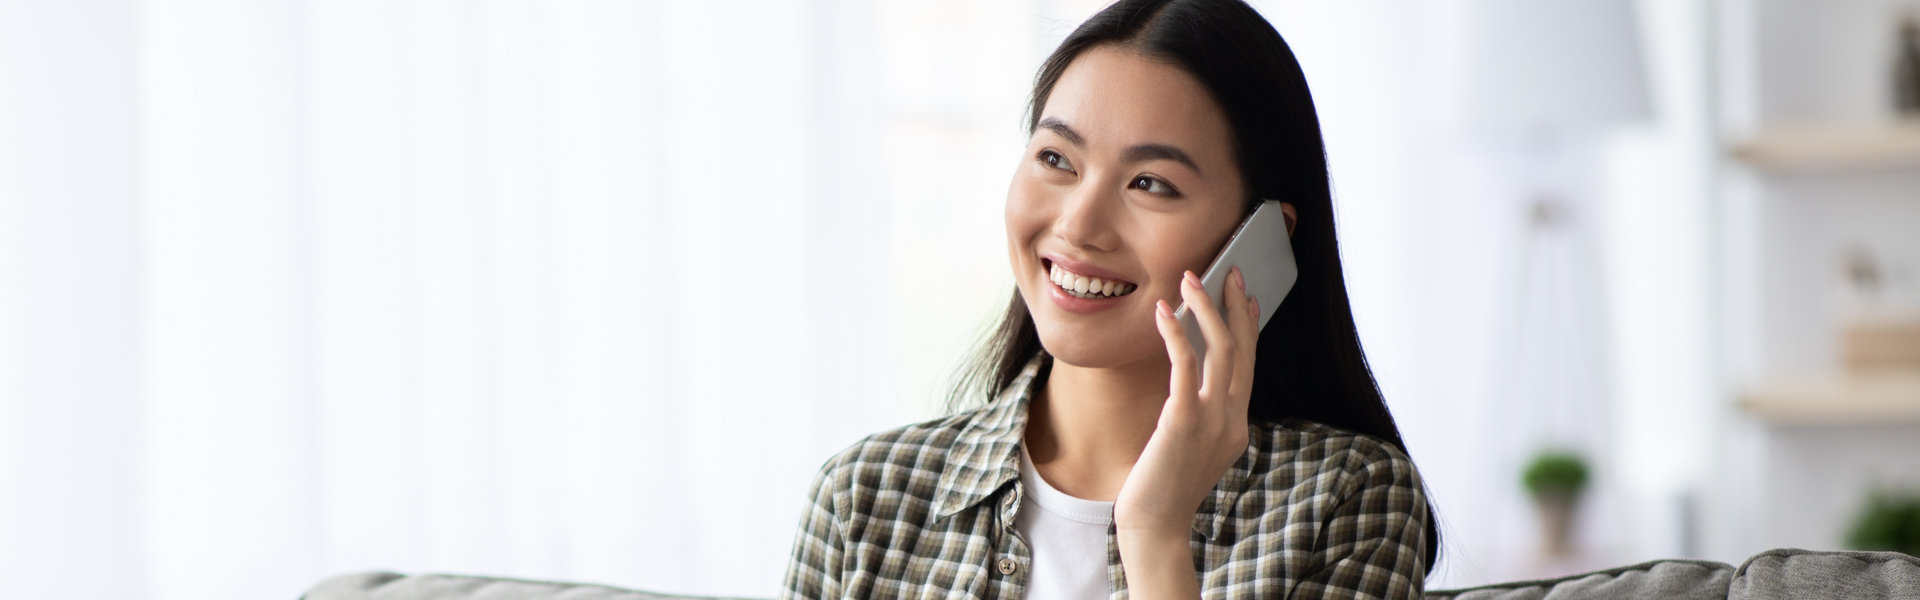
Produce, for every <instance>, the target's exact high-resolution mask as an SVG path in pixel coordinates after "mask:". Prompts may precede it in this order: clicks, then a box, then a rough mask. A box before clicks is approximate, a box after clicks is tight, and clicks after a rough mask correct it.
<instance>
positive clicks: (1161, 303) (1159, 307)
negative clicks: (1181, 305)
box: [1153, 300, 1173, 318]
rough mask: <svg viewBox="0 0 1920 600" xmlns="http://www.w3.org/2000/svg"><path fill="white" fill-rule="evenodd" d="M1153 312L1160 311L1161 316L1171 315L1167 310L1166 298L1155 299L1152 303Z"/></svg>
mask: <svg viewBox="0 0 1920 600" xmlns="http://www.w3.org/2000/svg"><path fill="white" fill-rule="evenodd" d="M1153 312H1156V313H1160V316H1162V317H1167V318H1172V317H1173V313H1172V312H1170V311H1169V310H1167V301H1166V300H1155V301H1154V303H1153Z"/></svg>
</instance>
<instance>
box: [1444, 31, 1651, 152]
mask: <svg viewBox="0 0 1920 600" xmlns="http://www.w3.org/2000/svg"><path fill="white" fill-rule="evenodd" d="M1465 8H1466V11H1467V15H1466V16H1467V17H1468V18H1467V19H1466V21H1465V22H1464V23H1463V24H1462V25H1463V28H1464V29H1465V33H1466V34H1467V35H1466V36H1465V38H1464V39H1465V46H1466V52H1465V54H1464V56H1463V58H1464V59H1465V64H1464V65H1463V68H1462V69H1461V72H1462V73H1463V75H1464V77H1463V78H1462V79H1461V80H1460V81H1459V82H1458V84H1459V86H1460V87H1459V88H1457V89H1459V90H1460V91H1461V92H1462V94H1461V96H1460V98H1459V101H1460V102H1461V109H1462V113H1463V115H1462V116H1463V119H1462V120H1463V124H1465V125H1468V126H1471V127H1481V128H1488V129H1493V130H1496V131H1501V132H1526V131H1530V130H1534V129H1538V128H1542V127H1546V128H1552V129H1563V130H1564V129H1580V128H1587V127H1596V126H1605V125H1609V124H1614V123H1618V122H1621V121H1629V120H1638V119H1643V118H1646V117H1647V116H1648V114H1649V112H1650V109H1649V107H1648V100H1647V88H1646V73H1645V68H1644V64H1643V59H1642V52H1641V47H1640V28H1639V22H1638V21H1637V20H1636V16H1635V10H1634V7H1633V3H1632V0H1551V1H1541V0H1467V1H1466V7H1465Z"/></svg>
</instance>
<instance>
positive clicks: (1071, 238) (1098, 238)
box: [1053, 181, 1119, 251]
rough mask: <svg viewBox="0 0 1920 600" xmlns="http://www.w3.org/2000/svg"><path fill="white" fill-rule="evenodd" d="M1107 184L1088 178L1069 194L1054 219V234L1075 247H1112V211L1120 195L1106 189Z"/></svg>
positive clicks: (1093, 248) (1114, 238)
mask: <svg viewBox="0 0 1920 600" xmlns="http://www.w3.org/2000/svg"><path fill="white" fill-rule="evenodd" d="M1107 188H1108V186H1104V185H1099V184H1097V183H1096V182H1093V181H1088V182H1086V183H1084V184H1082V185H1080V186H1078V187H1076V188H1074V190H1073V192H1072V193H1069V194H1067V197H1066V198H1065V199H1064V200H1063V201H1062V202H1061V204H1060V212H1059V214H1058V215H1056V216H1055V218H1054V221H1053V235H1054V237H1057V238H1060V240H1061V241H1064V242H1066V243H1068V244H1072V245H1073V247H1075V248H1086V249H1088V250H1098V251H1110V250H1113V249H1114V246H1115V241H1116V236H1115V233H1114V231H1113V216H1114V215H1113V214H1112V213H1113V211H1114V203H1115V202H1117V201H1119V196H1118V195H1116V194H1113V193H1111V192H1108V191H1106V190H1107Z"/></svg>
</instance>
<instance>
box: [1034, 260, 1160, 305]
mask: <svg viewBox="0 0 1920 600" xmlns="http://www.w3.org/2000/svg"><path fill="white" fill-rule="evenodd" d="M1040 262H1041V263H1043V265H1044V266H1046V267H1047V279H1049V280H1051V281H1052V282H1053V285H1054V287H1058V288H1060V290H1061V291H1063V292H1066V293H1067V295H1069V296H1073V297H1075V298H1090V299H1101V298H1118V297H1121V296H1125V295H1127V294H1131V293H1133V291H1134V290H1135V289H1139V287H1140V286H1137V285H1134V284H1131V283H1127V282H1124V281H1113V280H1110V279H1101V278H1099V277H1088V276H1086V275H1081V274H1078V273H1074V272H1072V271H1068V270H1066V269H1063V268H1060V265H1056V264H1053V261H1050V260H1046V259H1041V261H1040Z"/></svg>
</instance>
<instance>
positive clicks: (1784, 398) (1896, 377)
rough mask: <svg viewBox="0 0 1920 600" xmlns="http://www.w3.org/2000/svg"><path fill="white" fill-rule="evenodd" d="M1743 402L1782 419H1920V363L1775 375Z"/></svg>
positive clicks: (1746, 406) (1791, 422) (1899, 421)
mask: <svg viewBox="0 0 1920 600" xmlns="http://www.w3.org/2000/svg"><path fill="white" fill-rule="evenodd" d="M1740 408H1741V409H1743V410H1745V411H1747V412H1748V413H1751V414H1753V415H1754V416H1756V417H1759V418H1760V419H1761V420H1763V421H1768V422H1771V423H1775V424H1780V425H1900V424H1910V425H1920V369H1903V370H1885V371H1868V372H1861V373H1830V374H1822V375H1808V376H1802V377H1794V378H1782V379H1777V380H1771V381H1767V382H1764V383H1762V384H1760V385H1759V386H1756V387H1754V388H1753V389H1750V390H1748V391H1747V393H1746V394H1744V395H1743V396H1742V397H1741V398H1740Z"/></svg>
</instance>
